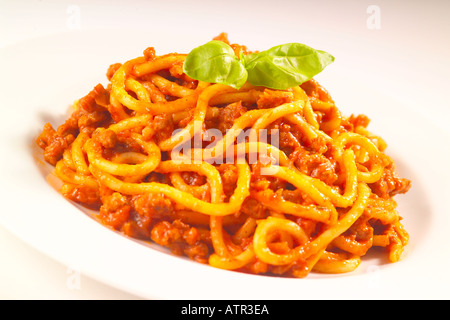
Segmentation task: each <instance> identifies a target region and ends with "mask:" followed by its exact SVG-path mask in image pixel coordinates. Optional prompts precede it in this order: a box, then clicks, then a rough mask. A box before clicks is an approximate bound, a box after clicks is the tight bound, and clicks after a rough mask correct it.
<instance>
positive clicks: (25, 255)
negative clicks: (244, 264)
mask: <svg viewBox="0 0 450 320" xmlns="http://www.w3.org/2000/svg"><path fill="white" fill-rule="evenodd" d="M372 5H375V6H377V8H379V9H380V24H379V28H375V29H374V28H372V26H373V25H372V24H371V21H372V20H370V18H371V14H373V11H371V10H370V8H373V7H371V6H372ZM449 12H450V1H443V0H442V1H438V0H431V1H417V0H414V1H411V0H410V1H400V0H389V1H382V0H370V1H367V0H353V1H350V0H340V1H324V0H319V1H293V0H291V1H288V0H277V1H266V0H259V1H243V0H241V1H235V0H229V1H179V0H176V1H170V0H167V1H121V2H119V1H116V2H114V1H4V0H3V1H0V49H1V48H6V47H8V46H11V45H15V44H18V43H20V42H23V41H28V40H30V39H34V38H37V37H42V36H48V35H55V34H61V33H76V32H83V31H89V30H95V31H104V32H105V33H108V34H110V33H112V32H114V30H120V31H121V32H123V31H129V32H133V31H134V30H139V31H142V30H144V31H145V30H151V31H154V33H155V34H157V31H158V30H171V31H177V32H179V35H180V38H182V39H183V41H184V43H186V41H187V40H186V39H189V37H190V35H191V36H192V35H195V39H199V38H202V37H203V38H204V42H207V41H208V40H210V39H211V38H212V37H214V36H216V35H218V34H219V33H220V32H223V31H224V32H227V33H228V34H229V38H230V40H231V41H232V42H237V43H241V44H246V45H248V46H249V48H250V49H255V50H263V49H266V48H268V47H269V46H271V45H276V44H281V43H286V42H302V43H306V44H308V45H311V46H312V47H316V48H318V49H323V50H326V51H328V52H330V53H332V54H333V55H334V56H335V57H336V64H337V63H339V64H340V65H341V66H345V72H346V76H350V77H351V75H352V74H353V73H354V72H355V70H357V71H358V72H359V74H360V71H361V70H365V73H366V74H367V77H366V78H365V79H364V81H365V83H368V84H371V85H373V86H377V85H379V84H380V83H382V84H383V85H382V86H381V87H382V88H383V90H387V91H389V94H391V95H393V96H397V97H399V98H400V99H401V100H402V101H404V102H406V103H407V102H408V101H411V102H414V108H415V110H414V111H415V112H418V113H419V114H421V115H422V116H423V117H425V118H428V120H430V121H432V123H434V125H435V126H437V127H440V128H441V129H443V130H445V131H446V132H447V133H449V134H450V130H449V125H448V119H449V118H450V117H449V116H450V111H449V110H450V103H449V98H448V93H449V88H450V86H449V84H450V82H449V80H448V75H449V73H450V63H449V62H448V59H449V57H450V41H449V39H450V19H449ZM323 39H326V43H324V41H323ZM176 42H177V39H174V44H175V46H176ZM199 44H201V43H193V45H192V46H196V45H199ZM117 45H118V46H127V41H126V39H124V40H121V41H119V42H118V44H117ZM152 45H153V44H152V39H150V38H149V39H148V46H152ZM142 49H144V48H142ZM29 54H30V57H32V54H33V53H32V52H30V53H29ZM0 58H2V57H1V56H0ZM113 62H117V61H111V63H113ZM17 76H18V77H20V76H23V75H21V74H18V75H17ZM411 88H414V89H411ZM0 94H7V93H4V92H1V91H0ZM411 105H413V103H411ZM0 108H6V106H0ZM418 130H420V128H418ZM447 147H448V146H447ZM2 156H3V155H2ZM0 261H1V264H0V298H1V299H126V298H136V297H135V296H132V295H129V294H127V293H124V292H121V291H119V290H117V289H114V288H111V287H108V286H106V285H104V284H102V283H99V282H97V281H95V280H93V279H89V278H87V277H84V276H82V278H81V286H80V288H75V289H71V286H70V285H68V281H69V279H70V272H71V270H69V269H68V268H67V267H66V266H64V265H61V264H59V263H58V262H55V261H53V260H52V259H50V258H48V257H46V256H45V255H43V254H41V253H40V252H38V251H36V250H35V249H33V248H31V247H29V246H28V245H27V244H25V243H23V242H22V241H21V240H20V239H17V238H16V237H15V236H14V235H13V234H12V233H10V232H9V231H8V230H6V229H4V228H2V227H0Z"/></svg>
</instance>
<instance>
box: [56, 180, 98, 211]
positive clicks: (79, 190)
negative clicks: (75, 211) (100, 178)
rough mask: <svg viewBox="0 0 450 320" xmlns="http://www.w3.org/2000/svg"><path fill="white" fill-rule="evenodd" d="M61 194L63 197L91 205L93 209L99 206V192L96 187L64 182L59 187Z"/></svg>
mask: <svg viewBox="0 0 450 320" xmlns="http://www.w3.org/2000/svg"><path fill="white" fill-rule="evenodd" d="M61 194H62V195H63V196H64V197H66V198H68V199H70V200H72V201H75V202H77V203H81V204H83V205H85V206H87V207H92V208H94V209H98V207H100V205H99V203H100V193H99V191H98V190H97V189H93V188H90V187H87V186H77V185H71V184H64V185H63V186H62V188H61Z"/></svg>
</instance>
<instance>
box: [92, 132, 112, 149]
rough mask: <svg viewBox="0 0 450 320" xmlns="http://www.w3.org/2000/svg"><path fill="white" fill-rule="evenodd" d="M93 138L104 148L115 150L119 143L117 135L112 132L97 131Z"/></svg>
mask: <svg viewBox="0 0 450 320" xmlns="http://www.w3.org/2000/svg"><path fill="white" fill-rule="evenodd" d="M92 138H93V139H94V140H96V141H98V142H100V144H101V145H102V146H103V147H104V148H113V147H114V146H115V145H116V143H117V141H118V138H117V134H116V133H115V132H114V131H112V130H109V129H107V130H96V131H94V133H93V134H92Z"/></svg>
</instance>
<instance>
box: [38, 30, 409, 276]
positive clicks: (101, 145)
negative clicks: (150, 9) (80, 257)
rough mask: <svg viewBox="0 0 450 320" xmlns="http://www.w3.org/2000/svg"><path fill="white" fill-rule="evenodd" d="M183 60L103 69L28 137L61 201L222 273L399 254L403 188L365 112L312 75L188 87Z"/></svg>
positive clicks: (299, 270)
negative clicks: (348, 110)
mask: <svg viewBox="0 0 450 320" xmlns="http://www.w3.org/2000/svg"><path fill="white" fill-rule="evenodd" d="M216 39H218V40H221V41H224V42H226V43H228V44H229V41H228V39H227V37H226V34H221V35H220V36H219V37H217V38H216ZM231 46H232V48H233V49H234V51H235V53H236V55H237V56H239V54H241V53H242V54H248V53H249V51H248V50H247V48H246V47H245V46H241V45H237V44H231ZM185 58H186V55H185V54H175V53H171V54H165V55H160V56H158V55H156V53H155V49H154V48H152V47H149V48H147V49H146V50H145V51H144V54H143V56H141V57H138V58H135V59H132V60H129V61H126V62H125V63H123V64H113V65H111V66H110V68H109V69H108V71H107V78H108V80H109V82H108V85H107V86H103V85H101V84H99V85H97V86H96V87H95V88H94V89H93V90H92V91H91V92H90V93H89V94H88V95H86V96H85V97H83V98H81V99H80V100H78V101H76V102H75V104H74V106H73V108H74V109H73V112H72V113H71V115H70V117H69V118H68V119H67V121H66V122H65V123H63V124H61V125H60V126H59V127H58V128H57V129H56V130H55V129H53V127H52V125H51V124H49V123H47V124H46V125H45V126H44V129H43V131H42V133H41V134H40V136H39V137H38V138H37V143H38V145H39V146H40V147H41V148H42V149H43V150H44V157H45V160H46V161H47V162H48V163H50V164H52V165H54V166H55V174H56V175H57V176H58V177H59V179H60V180H61V181H62V182H63V185H62V188H61V192H62V194H63V195H64V196H65V197H66V198H68V199H70V200H72V201H75V202H77V203H81V204H83V205H85V206H88V207H90V208H93V209H96V210H98V215H97V218H98V220H99V221H100V222H101V223H103V224H104V225H106V226H108V227H110V228H112V229H114V230H118V231H120V232H122V233H123V234H125V235H127V236H130V237H133V238H137V239H142V240H144V241H151V242H155V243H157V244H159V245H161V246H164V247H167V248H169V249H170V250H171V251H172V252H173V253H174V254H177V255H184V256H187V257H189V258H190V259H192V260H194V261H197V262H200V263H207V264H210V265H211V266H214V267H217V268H222V269H227V270H235V271H240V272H247V273H253V274H266V275H279V276H287V277H297V278H302V277H305V276H307V275H308V274H309V273H310V272H311V271H314V272H321V273H343V272H350V271H352V270H355V268H357V267H358V265H359V264H360V262H361V257H362V256H364V255H365V254H366V253H367V252H368V250H369V249H370V248H372V247H380V248H382V250H385V251H386V253H387V255H388V257H389V260H390V261H391V262H396V261H398V260H399V259H400V256H401V254H402V251H403V248H404V246H405V245H406V244H407V242H408V234H407V232H406V231H405V230H404V228H403V226H402V224H401V217H400V216H399V214H398V212H397V210H396V206H397V205H396V202H395V201H394V199H393V197H394V195H396V194H398V193H405V192H407V191H408V189H409V187H410V182H409V181H408V180H406V179H402V178H399V177H398V176H397V174H396V172H395V165H394V163H393V161H392V159H391V158H390V157H389V156H387V155H386V154H385V153H384V150H385V148H386V144H385V142H384V141H383V140H382V139H381V138H380V137H378V136H376V135H373V134H372V133H371V132H369V131H368V129H367V126H368V124H369V119H368V118H367V117H366V116H364V115H358V116H354V115H351V116H350V117H345V116H343V115H342V114H341V113H340V111H339V109H338V108H337V107H336V105H335V103H334V101H333V100H332V98H331V96H330V95H329V93H328V92H327V91H326V90H325V89H324V88H323V87H322V86H321V85H320V84H319V83H317V82H316V81H315V80H314V79H312V80H309V81H307V82H305V83H303V84H302V85H300V86H296V87H293V88H289V89H287V90H273V89H269V88H264V87H256V86H253V85H250V84H248V83H247V84H245V85H244V86H243V87H242V88H240V89H239V90H238V89H233V88H231V87H229V86H226V85H222V84H215V83H206V82H202V81H197V80H194V79H191V78H190V77H188V76H187V75H186V74H184V73H183V61H184V59H185Z"/></svg>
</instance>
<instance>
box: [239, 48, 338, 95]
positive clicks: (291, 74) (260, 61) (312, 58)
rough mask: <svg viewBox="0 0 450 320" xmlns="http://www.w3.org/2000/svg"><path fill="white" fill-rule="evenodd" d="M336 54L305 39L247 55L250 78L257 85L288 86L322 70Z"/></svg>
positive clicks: (277, 87)
mask: <svg viewBox="0 0 450 320" xmlns="http://www.w3.org/2000/svg"><path fill="white" fill-rule="evenodd" d="M333 61H334V57H333V56H332V55H331V54H329V53H327V52H325V51H321V50H315V49H313V48H311V47H308V46H307V45H304V44H301V43H287V44H283V45H279V46H275V47H273V48H271V49H269V50H266V51H262V52H260V53H257V54H251V55H247V56H246V57H245V67H246V69H247V71H248V81H249V82H250V83H251V84H253V85H256V86H265V87H269V88H272V89H279V90H284V89H287V88H291V87H294V86H298V85H300V84H302V83H304V82H306V81H308V80H310V79H311V78H313V77H314V76H315V75H317V74H318V73H320V72H321V71H322V70H323V69H325V67H326V66H328V65H329V64H330V63H332V62H333Z"/></svg>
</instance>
